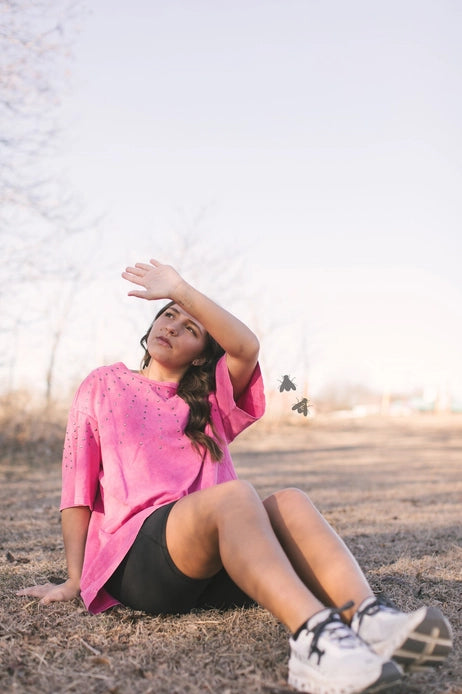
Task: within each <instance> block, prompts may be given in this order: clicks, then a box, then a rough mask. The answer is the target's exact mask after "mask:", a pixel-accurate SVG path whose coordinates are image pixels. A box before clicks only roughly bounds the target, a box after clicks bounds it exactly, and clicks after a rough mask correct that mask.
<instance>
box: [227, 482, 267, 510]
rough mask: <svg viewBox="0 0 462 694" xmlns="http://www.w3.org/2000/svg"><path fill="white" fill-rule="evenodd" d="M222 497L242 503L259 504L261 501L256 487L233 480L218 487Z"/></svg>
mask: <svg viewBox="0 0 462 694" xmlns="http://www.w3.org/2000/svg"><path fill="white" fill-rule="evenodd" d="M218 488H219V489H220V492H221V494H222V496H223V497H224V498H225V499H227V500H230V501H240V502H243V503H246V502H248V503H252V504H253V503H259V504H261V503H262V502H261V499H260V497H259V496H258V494H257V492H256V490H255V487H254V486H253V485H252V484H251V483H250V482H247V481H246V480H240V479H236V480H231V481H229V482H224V483H223V484H220V485H218V487H217V489H218Z"/></svg>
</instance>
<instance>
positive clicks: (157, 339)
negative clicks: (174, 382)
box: [147, 304, 207, 373]
mask: <svg viewBox="0 0 462 694" xmlns="http://www.w3.org/2000/svg"><path fill="white" fill-rule="evenodd" d="M206 342H207V332H206V330H205V329H204V327H203V326H202V325H201V324H200V323H199V322H198V321H197V320H196V319H195V318H193V317H192V316H191V315H190V314H189V313H187V311H185V310H183V309H182V308H180V307H179V306H177V304H173V305H172V306H169V307H168V308H167V309H165V311H164V312H163V313H161V314H160V316H159V317H158V318H156V319H155V321H154V323H153V324H152V327H151V331H150V333H149V336H148V338H147V349H148V352H149V354H150V356H151V359H154V360H155V361H157V362H158V363H159V364H162V365H163V366H164V367H166V368H169V369H172V370H180V371H183V373H184V372H185V371H186V370H187V368H189V366H190V365H191V364H192V362H193V361H194V360H196V359H199V360H200V358H201V355H202V353H203V351H204V349H205V346H206Z"/></svg>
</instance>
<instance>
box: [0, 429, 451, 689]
mask: <svg viewBox="0 0 462 694" xmlns="http://www.w3.org/2000/svg"><path fill="white" fill-rule="evenodd" d="M461 424H462V418H461V417H458V416H452V417H448V418H442V417H440V418H435V417H431V416H429V417H416V418H408V419H403V420H386V419H383V420H361V421H348V422H347V421H343V420H333V419H330V420H327V419H326V420H324V421H322V420H316V421H310V420H305V421H304V422H303V425H302V426H300V425H299V426H292V427H285V428H279V429H278V430H277V431H271V430H269V429H268V428H267V425H266V424H265V422H264V421H263V422H261V423H259V424H258V425H256V426H255V427H254V428H253V429H250V430H248V432H246V433H245V434H244V435H242V437H241V439H240V440H239V441H238V442H236V444H235V446H234V457H235V461H236V466H237V467H238V469H239V472H240V474H241V476H242V477H244V478H247V479H250V480H252V481H253V482H254V484H255V486H256V487H257V489H258V491H259V492H260V494H261V495H262V496H264V495H266V494H267V493H269V492H270V491H272V490H273V489H275V488H278V487H281V486H288V485H296V486H299V487H301V488H302V489H304V490H306V491H307V492H308V493H309V494H310V495H311V497H312V498H313V499H314V501H315V502H316V503H317V505H318V506H319V507H320V508H321V509H322V510H323V512H324V513H325V515H326V516H327V518H328V519H329V520H330V522H331V523H332V524H333V525H334V526H335V527H336V529H337V530H338V531H339V532H340V533H341V535H342V536H343V537H344V538H345V540H346V542H347V544H348V545H349V546H350V547H351V548H352V550H353V551H354V553H355V554H356V556H357V557H358V559H359V561H360V563H361V565H362V566H363V568H364V570H365V571H366V573H367V576H368V578H369V579H370V581H371V583H372V585H373V587H374V589H375V590H377V591H383V592H384V593H386V594H387V595H388V596H390V597H391V598H392V599H393V600H395V602H396V603H398V605H400V606H401V607H403V608H406V609H411V608H414V607H417V606H419V605H421V604H423V603H431V604H434V605H437V606H439V607H441V609H443V611H444V612H445V613H446V614H447V615H448V617H449V618H450V620H451V622H452V625H453V627H454V632H455V636H456V647H455V650H454V652H453V654H452V655H451V657H450V659H449V661H448V663H447V665H446V666H445V667H444V668H442V669H441V670H439V671H437V672H435V673H431V674H425V675H424V674H419V675H414V676H412V677H409V678H408V679H407V680H406V681H405V682H404V684H402V685H400V686H399V687H397V688H396V692H397V693H398V692H399V694H461V693H462V662H461V660H462V659H461V649H460V635H461V630H462V624H461V621H462V614H461V610H462V604H461V586H462V582H461V559H462V542H461V540H462V528H461V501H462V479H461V477H462V476H461V469H462V428H461ZM4 431H5V429H4ZM61 436H62V430H61V428H60V427H59V426H58V427H55V428H54V429H53V430H52V431H51V433H50V434H49V435H48V436H43V435H39V436H35V437H34V436H32V437H31V436H30V435H29V436H18V435H17V432H16V433H14V432H11V433H10V435H8V436H5V435H4V436H3V438H2V439H1V450H0V454H1V459H0V480H1V489H0V498H1V504H2V525H1V530H0V567H1V584H2V586H1V587H2V590H1V605H0V646H1V648H0V658H1V669H0V690H1V691H2V692H21V693H22V692H24V693H26V692H27V693H30V694H37V693H41V692H43V693H47V694H52V693H56V694H58V693H59V694H63V693H64V692H80V691H81V690H82V689H83V690H86V691H88V692H92V693H97V694H99V693H101V694H106V693H107V694H108V693H109V692H113V693H118V694H132V693H133V694H137V693H138V692H139V693H142V694H148V693H149V692H152V693H153V694H154V693H155V694H175V693H176V692H178V693H180V692H181V693H182V694H183V693H191V694H196V692H197V693H199V692H200V693H201V694H202V693H207V692H213V693H214V694H218V693H219V694H243V693H245V694H253V693H257V692H261V693H265V694H272V693H273V694H281V693H282V692H289V691H291V690H290V688H289V687H287V685H286V669H287V655H288V643H287V634H286V632H285V629H284V628H283V627H282V626H281V625H280V624H278V623H277V622H276V620H275V619H274V618H273V617H272V616H271V615H269V614H268V613H266V612H265V611H264V610H263V609H260V608H253V609H250V610H231V611H228V612H224V613H220V612H218V611H210V612H198V613H196V614H191V615H186V616H181V617H149V616H146V615H143V614H142V613H139V612H134V611H132V610H128V609H124V608H115V609H113V610H112V611H109V612H107V613H104V614H102V615H99V616H91V615H89V614H88V613H87V612H86V611H85V609H83V607H82V605H81V603H80V602H79V601H74V602H73V603H67V604H54V605H52V606H49V607H41V606H39V605H38V603H37V601H36V600H29V599H27V598H19V597H16V596H15V590H16V589H18V588H20V587H22V586H24V585H28V584H31V583H33V582H35V581H38V582H41V581H45V580H50V578H51V579H52V580H59V579H61V578H63V577H64V560H63V553H62V541H61V535H60V525H59V514H58V512H57V506H58V503H59V488H60V470H59V457H60V453H59V452H60V446H61Z"/></svg>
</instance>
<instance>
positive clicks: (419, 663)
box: [351, 597, 452, 672]
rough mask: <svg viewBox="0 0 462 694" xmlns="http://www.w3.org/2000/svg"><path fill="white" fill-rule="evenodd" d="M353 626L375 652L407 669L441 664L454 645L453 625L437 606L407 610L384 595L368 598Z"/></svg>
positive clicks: (356, 616)
mask: <svg viewBox="0 0 462 694" xmlns="http://www.w3.org/2000/svg"><path fill="white" fill-rule="evenodd" d="M351 628H352V630H353V631H354V632H355V633H356V634H358V636H360V637H361V638H362V639H363V640H364V641H366V643H367V644H368V645H369V646H370V647H371V648H372V649H373V650H374V651H375V652H376V653H378V654H379V655H381V656H382V657H383V658H385V659H386V660H388V659H390V658H393V660H394V661H395V662H397V663H399V665H400V666H401V667H403V668H404V669H405V670H408V671H414V672H415V671H417V670H427V669H429V668H431V667H437V666H438V665H441V664H442V663H443V662H444V661H445V660H446V657H447V655H448V653H449V652H450V651H451V648H452V631H451V625H450V624H449V622H448V620H447V619H446V617H445V616H444V615H443V614H442V613H441V612H440V610H439V609H438V608H436V607H421V608H420V609H419V610H416V611H415V612H411V613H409V614H406V613H405V612H401V611H400V610H398V609H397V608H396V607H395V606H394V605H393V604H391V603H390V602H388V601H386V600H383V599H382V598H375V597H372V598H367V600H364V602H362V603H361V605H360V606H359V608H358V611H357V612H356V614H355V615H354V617H353V619H352V621H351Z"/></svg>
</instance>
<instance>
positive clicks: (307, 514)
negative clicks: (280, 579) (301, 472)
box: [263, 489, 373, 619]
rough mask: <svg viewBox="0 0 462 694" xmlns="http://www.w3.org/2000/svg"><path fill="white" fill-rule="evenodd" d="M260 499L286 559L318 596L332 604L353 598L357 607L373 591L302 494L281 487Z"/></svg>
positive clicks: (350, 612)
mask: <svg viewBox="0 0 462 694" xmlns="http://www.w3.org/2000/svg"><path fill="white" fill-rule="evenodd" d="M263 503H264V506H265V508H266V511H267V513H268V516H269V518H270V521H271V524H272V526H273V529H274V532H275V534H276V536H277V538H278V540H279V542H280V543H281V545H282V547H283V549H284V552H285V553H286V555H287V557H288V558H289V561H290V562H291V564H292V566H293V567H294V569H295V571H296V572H297V574H298V575H299V576H300V578H301V579H302V581H303V582H304V583H305V585H306V586H308V587H309V589H310V590H311V591H312V592H313V593H314V595H316V597H318V598H319V600H321V601H322V602H323V603H324V604H326V605H333V606H335V607H340V606H341V605H342V604H344V603H345V602H346V601H347V600H353V601H354V602H355V608H357V607H358V605H359V604H360V603H361V602H362V601H363V600H364V599H365V598H367V597H369V596H371V595H372V594H373V593H372V590H371V588H370V586H369V584H368V582H367V580H366V578H365V576H364V574H363V572H362V571H361V569H360V567H359V565H358V563H357V562H356V559H355V558H354V557H353V555H352V554H351V552H350V550H349V549H348V548H347V546H346V545H345V544H344V542H343V541H342V540H341V539H340V537H339V536H338V535H337V533H336V532H335V531H334V530H333V529H332V528H331V526H330V525H329V524H328V523H327V521H326V520H325V519H324V518H323V517H322V515H321V514H320V513H319V512H318V511H317V510H316V508H315V507H314V506H313V504H312V503H311V501H310V499H309V498H308V497H307V496H306V494H304V493H303V492H302V491H300V490H299V489H284V490H281V491H279V492H276V493H275V494H272V495H271V496H269V497H268V498H267V499H265V501H264V502H263ZM354 611H355V610H354V609H353V610H350V611H349V612H346V613H345V615H344V616H345V617H346V618H347V619H348V618H349V617H352V615H353V612H354Z"/></svg>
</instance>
